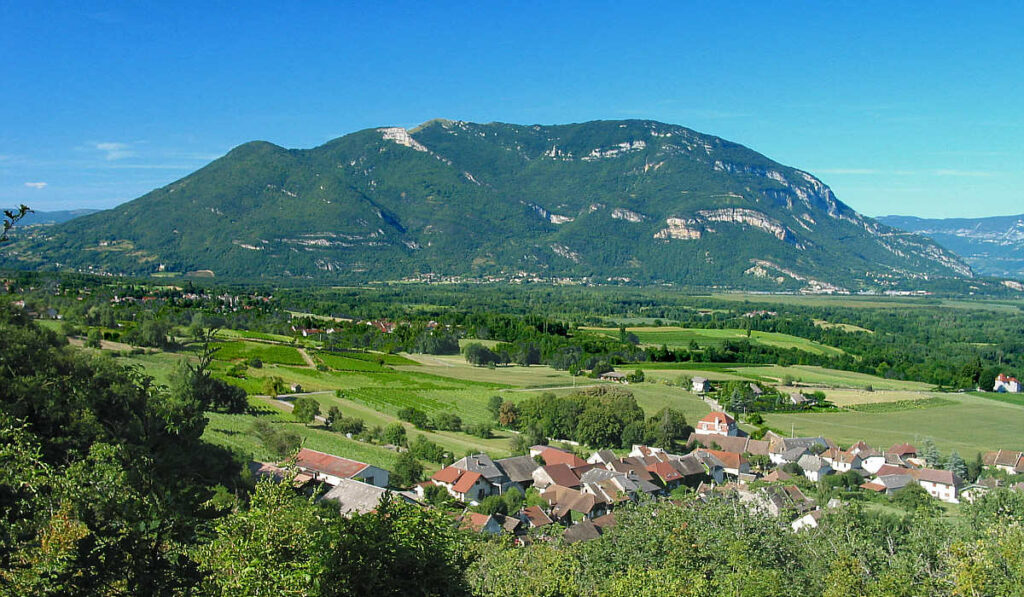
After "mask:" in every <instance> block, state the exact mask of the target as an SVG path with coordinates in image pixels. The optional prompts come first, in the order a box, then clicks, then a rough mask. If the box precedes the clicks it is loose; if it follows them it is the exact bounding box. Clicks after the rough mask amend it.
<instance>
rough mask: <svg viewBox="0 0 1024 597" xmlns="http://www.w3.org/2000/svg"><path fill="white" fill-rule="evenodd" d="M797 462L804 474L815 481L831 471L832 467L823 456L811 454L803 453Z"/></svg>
mask: <svg viewBox="0 0 1024 597" xmlns="http://www.w3.org/2000/svg"><path fill="white" fill-rule="evenodd" d="M797 464H798V465H800V468H802V469H803V471H804V476H805V477H807V478H808V479H809V480H811V481H814V482H815V483H816V482H818V481H820V480H821V478H822V477H824V476H825V475H828V474H829V473H831V472H832V467H831V466H830V465H829V463H828V462H826V461H825V459H824V458H819V457H817V456H815V455H813V454H804V455H803V456H801V457H800V460H798V461H797Z"/></svg>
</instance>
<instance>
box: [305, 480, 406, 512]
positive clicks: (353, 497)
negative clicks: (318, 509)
mask: <svg viewBox="0 0 1024 597" xmlns="http://www.w3.org/2000/svg"><path fill="white" fill-rule="evenodd" d="M384 494H391V496H392V497H393V498H394V499H395V500H402V501H406V502H410V503H412V502H413V500H411V499H409V498H408V497H407V496H405V495H403V494H401V493H398V492H394V491H389V490H387V489H384V488H383V487H377V486H376V485H369V484H367V483H363V482H361V481H355V480H353V479H342V480H341V481H340V482H339V483H338V484H337V485H335V486H334V487H332V488H331V489H330V491H328V492H327V493H325V494H324V495H322V496H321V497H320V499H319V500H318V501H321V502H323V501H328V502H336V503H337V504H338V509H339V511H340V512H341V514H342V516H351V515H352V514H366V513H367V512H373V511H374V510H376V509H377V506H378V505H379V504H380V500H381V498H383V497H384Z"/></svg>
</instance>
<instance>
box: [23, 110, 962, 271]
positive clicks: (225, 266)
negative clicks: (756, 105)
mask: <svg viewBox="0 0 1024 597" xmlns="http://www.w3.org/2000/svg"><path fill="white" fill-rule="evenodd" d="M3 255H4V256H3V259H5V260H6V261H5V263H6V264H7V265H12V264H14V265H18V266H20V267H40V268H52V267H59V268H74V269H80V270H87V271H106V272H114V273H130V274H149V273H154V272H157V271H163V272H180V273H188V272H192V273H195V272H200V273H202V274H206V275H216V276H218V277H228V278H244V279H254V278H256V279H258V278H264V279H271V278H273V279H277V278H311V279H318V280H325V281H367V280H396V279H401V278H406V277H412V276H423V275H426V274H434V275H439V276H449V275H459V276H472V277H474V278H484V277H487V276H494V277H498V278H503V279H510V278H533V277H542V278H545V279H552V278H560V277H564V278H573V279H576V280H581V279H584V278H586V279H589V280H591V281H606V280H609V279H613V280H614V279H628V280H632V281H635V282H645V283H658V282H665V283H684V284H691V285H701V286H719V287H743V288H755V289H771V290H784V289H797V288H811V289H818V290H828V289H833V288H835V287H842V288H850V289H859V288H883V287H887V286H892V285H896V284H899V283H904V282H906V281H907V280H923V279H926V278H935V277H952V278H962V277H969V276H971V275H972V272H971V270H970V268H969V267H968V266H967V265H966V264H965V263H964V262H963V261H961V260H960V259H959V258H957V257H956V256H955V255H953V254H952V253H950V252H948V251H946V250H945V249H942V248H941V247H939V246H938V245H936V244H935V243H933V242H932V241H930V240H926V239H923V238H921V237H919V236H916V235H913V234H908V233H905V232H902V231H899V230H896V229H894V228H890V227H889V226H885V225H883V224H879V223H878V222H875V221H874V220H871V219H869V218H866V217H864V216H861V215H860V214H858V213H856V212H855V211H854V210H852V209H850V208H849V207H848V206H846V205H845V204H843V203H842V202H840V201H839V200H838V199H837V198H836V197H835V195H833V193H832V191H831V190H830V189H829V188H828V187H827V186H826V185H825V184H823V183H822V182H821V181H820V180H818V179H817V178H815V177H814V176H811V175H810V174H808V173H807V172H803V171H800V170H797V169H794V168H790V167H788V166H783V165H782V164H779V163H777V162H774V161H772V160H771V159H769V158H767V157H765V156H763V155H761V154H759V153H756V152H754V151H752V150H750V149H748V148H746V147H743V146H742V145H738V144H736V143H731V142H729V141H726V140H724V139H720V138H718V137H713V136H710V135H704V134H701V133H698V132H695V131H693V130H690V129H687V128H684V127H681V126H676V125H669V124H663V123H660V122H653V121H640V120H628V121H595V122H587V123H582V124H569V125H558V126H539V125H533V126H528V125H514V124H503V123H490V124H475V123H470V122H460V121H448V120H434V121H430V122H427V123H425V124H423V125H421V126H419V127H417V128H415V129H412V130H406V129H403V128H394V127H385V128H376V129H367V130H363V131H359V132H356V133H352V134H350V135H346V136H344V137H341V138H338V139H335V140H333V141H330V142H328V143H325V144H324V145H321V146H319V147H316V148H313V149H284V148H282V147H279V146H277V145H273V144H271V143H267V142H262V141H255V142H250V143H246V144H244V145H241V146H239V147H236V148H235V149H233V150H231V151H230V152H229V153H228V154H227V155H225V156H224V157H222V158H220V159H217V160H215V161H214V162H212V163H210V164H209V165H207V166H206V167H204V168H202V169H200V170H198V171H197V172H194V173H193V174H190V175H188V176H186V177H185V178H182V179H181V180H178V181H177V182H174V183H172V184H170V185H167V186H166V187H163V188H160V189H157V190H155V191H152V192H150V193H148V194H146V195H144V196H142V197H140V198H138V199H136V200H134V201H131V202H129V203H126V204H123V205H121V206H119V207H117V208H115V209H112V210H108V211H104V212H101V213H97V214H92V215H89V216H85V217H82V218H78V219H76V220H73V221H71V222H68V223H66V224H62V225H59V226H55V227H51V228H47V229H44V230H40V231H37V232H35V233H32V234H30V235H24V236H23V237H20V238H19V239H17V241H16V242H15V243H12V244H11V245H9V246H8V247H6V248H5V249H4V251H3Z"/></svg>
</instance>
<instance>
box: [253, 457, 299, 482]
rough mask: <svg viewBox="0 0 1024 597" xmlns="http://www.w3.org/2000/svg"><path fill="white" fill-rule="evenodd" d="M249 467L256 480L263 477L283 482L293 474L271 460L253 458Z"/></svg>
mask: <svg viewBox="0 0 1024 597" xmlns="http://www.w3.org/2000/svg"><path fill="white" fill-rule="evenodd" d="M248 468H249V472H250V473H251V474H252V478H253V479H254V480H256V481H259V480H261V479H270V480H271V481H273V482H275V483H281V482H283V481H284V480H285V479H287V478H288V477H289V476H291V475H290V474H289V473H288V470H287V469H284V468H281V467H279V466H277V465H274V464H271V463H269V462H257V461H255V460H253V461H250V462H249V465H248ZM307 476H308V475H307Z"/></svg>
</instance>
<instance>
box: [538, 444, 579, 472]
mask: <svg viewBox="0 0 1024 597" xmlns="http://www.w3.org/2000/svg"><path fill="white" fill-rule="evenodd" d="M540 457H541V458H543V459H544V464H565V465H568V466H569V467H570V468H575V467H577V466H584V465H585V464H587V461H586V460H583V459H582V458H580V457H579V456H577V455H575V454H573V453H572V452H566V451H564V450H558V449H556V448H547V449H545V450H542V451H541V453H540Z"/></svg>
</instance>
